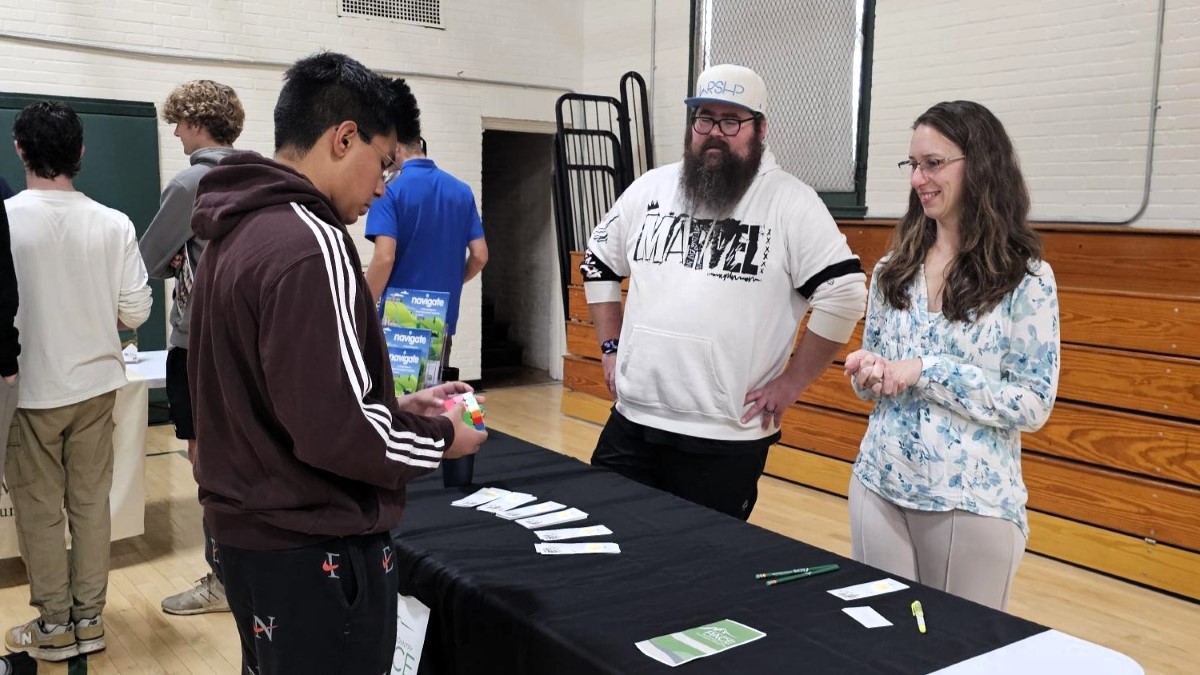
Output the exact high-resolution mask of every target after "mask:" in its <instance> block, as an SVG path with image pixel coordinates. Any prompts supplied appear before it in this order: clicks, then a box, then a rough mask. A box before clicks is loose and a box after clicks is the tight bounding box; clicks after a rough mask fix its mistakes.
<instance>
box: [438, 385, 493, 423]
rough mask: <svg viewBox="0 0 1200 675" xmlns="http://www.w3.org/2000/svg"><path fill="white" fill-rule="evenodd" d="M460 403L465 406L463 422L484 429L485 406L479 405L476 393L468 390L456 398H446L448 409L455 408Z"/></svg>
mask: <svg viewBox="0 0 1200 675" xmlns="http://www.w3.org/2000/svg"><path fill="white" fill-rule="evenodd" d="M459 403H462V404H463V407H464V408H465V410H463V422H465V423H466V424H470V425H472V426H474V427H475V428H476V429H479V430H480V431H482V430H483V428H484V426H483V413H484V409H483V406H481V405H479V401H477V400H476V399H475V394H472V393H470V392H468V393H466V394H459V395H458V396H455V397H454V398H448V399H446V402H445V406H446V410H454V406H456V405H458V404H459Z"/></svg>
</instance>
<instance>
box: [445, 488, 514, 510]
mask: <svg viewBox="0 0 1200 675" xmlns="http://www.w3.org/2000/svg"><path fill="white" fill-rule="evenodd" d="M506 494H509V492H508V490H501V489H500V488H494V487H485V488H479V489H478V490H476V491H475V492H474V493H473V494H470V495H467V496H466V497H463V498H462V499H456V500H454V501H452V502H450V506H461V507H463V508H475V507H476V506H482V505H483V504H487V503H488V502H491V501H495V500H497V499H499V498H501V497H503V496H504V495H506Z"/></svg>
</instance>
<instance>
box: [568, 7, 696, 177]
mask: <svg viewBox="0 0 1200 675" xmlns="http://www.w3.org/2000/svg"><path fill="white" fill-rule="evenodd" d="M652 8H653V9H654V11H655V12H656V13H655V15H654V17H653V18H654V20H653V21H652V16H651V9H652ZM690 16H691V3H690V2H689V0H658V2H655V3H649V2H646V1H645V0H615V1H611V2H610V1H605V0H585V1H584V26H585V31H584V58H583V88H582V89H581V91H582V92H583V93H587V94H602V95H606V96H613V97H617V98H620V95H621V92H620V80H621V76H622V75H624V74H625V73H626V72H628V71H630V70H636V71H637V72H639V73H641V75H642V77H643V78H644V79H645V80H646V86H647V88H648V89H649V90H650V92H649V94H650V102H651V104H652V108H651V115H652V116H653V118H654V120H653V132H654V146H655V147H654V153H655V164H656V165H658V166H662V165H664V164H670V163H671V162H676V161H679V159H680V157H681V153H682V149H683V141H682V139H683V124H684V117H685V110H686V108H685V106H684V105H683V98H684V97H685V96H686V95H687V92H688V89H689V86H688V49H689V40H690V35H691V33H690V27H689V23H688V22H689V20H690ZM652 23H653V24H654V31H653V35H652V34H651V24H652ZM652 49H653V53H654V55H655V57H654V59H653V61H654V70H653V72H652V71H651V60H652V59H651V50H652Z"/></svg>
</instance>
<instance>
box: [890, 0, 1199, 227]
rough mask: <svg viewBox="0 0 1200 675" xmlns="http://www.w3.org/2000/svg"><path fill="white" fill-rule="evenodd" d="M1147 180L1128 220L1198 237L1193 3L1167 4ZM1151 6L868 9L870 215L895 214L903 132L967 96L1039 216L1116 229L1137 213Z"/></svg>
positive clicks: (972, 2) (980, 0)
mask: <svg viewBox="0 0 1200 675" xmlns="http://www.w3.org/2000/svg"><path fill="white" fill-rule="evenodd" d="M1167 7H1168V9H1167V14H1166V17H1165V24H1164V25H1165V35H1164V47H1163V61H1162V82H1161V85H1160V105H1161V109H1160V111H1159V117H1158V131H1157V139H1156V143H1155V160H1154V181H1153V188H1152V192H1151V195H1150V204H1149V208H1148V209H1147V211H1146V213H1145V215H1144V216H1143V217H1142V218H1141V219H1140V220H1139V221H1138V222H1137V225H1139V226H1146V227H1193V228H1194V227H1198V226H1200V220H1198V217H1197V207H1198V206H1200V2H1198V1H1197V0H1182V1H1180V2H1170V3H1167ZM1156 13H1157V3H1155V2H1121V3H1116V2H1106V3H1095V2H1087V1H1086V0H1063V1H1060V2H1053V3H1047V2H1040V1H1037V0H1016V1H1015V2H1008V3H994V2H989V1H988V0H906V1H905V2H902V3H901V2H878V3H877V18H876V32H875V60H874V67H875V71H874V75H873V80H874V86H873V88H872V91H871V138H870V147H869V154H870V158H869V166H868V175H867V206H868V208H869V215H872V216H894V215H898V214H900V213H902V212H903V210H904V208H905V206H906V203H907V201H906V200H907V196H908V184H907V179H906V178H904V177H903V176H901V175H900V174H899V173H898V172H897V170H896V162H898V161H900V160H901V159H904V158H905V157H906V156H907V155H908V142H909V138H910V135H911V132H910V131H909V125H911V124H912V121H913V119H915V118H916V117H917V116H918V115H919V114H920V113H921V112H923V111H924V110H925V109H926V108H928V107H929V106H930V105H932V104H934V103H936V102H938V101H943V100H953V99H971V100H976V101H979V102H980V103H983V104H984V105H986V106H988V107H989V108H990V109H991V110H992V111H993V112H995V113H996V114H997V116H998V117H999V118H1000V119H1001V121H1002V122H1004V124H1005V126H1006V127H1007V129H1008V131H1009V133H1010V134H1011V135H1012V136H1013V138H1014V140H1015V142H1016V144H1017V150H1018V152H1019V153H1020V157H1021V164H1022V169H1023V170H1024V171H1025V174H1026V177H1027V180H1028V182H1029V187H1030V191H1031V197H1032V199H1033V204H1034V208H1033V212H1034V216H1035V217H1036V218H1038V219H1045V220H1052V219H1097V220H1121V219H1125V218H1129V217H1131V216H1132V215H1133V214H1134V213H1135V212H1136V211H1137V210H1138V207H1139V206H1140V204H1141V199H1142V187H1143V176H1144V170H1145V156H1146V137H1147V129H1148V126H1149V112H1148V111H1149V104H1150V100H1151V91H1150V88H1151V82H1152V71H1153V63H1154V46H1155V45H1154V41H1155V28H1156V21H1157V16H1156Z"/></svg>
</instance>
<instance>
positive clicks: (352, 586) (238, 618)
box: [214, 532, 399, 675]
mask: <svg viewBox="0 0 1200 675" xmlns="http://www.w3.org/2000/svg"><path fill="white" fill-rule="evenodd" d="M392 555H393V552H392V540H391V537H390V536H389V535H388V534H387V533H386V532H385V533H382V534H373V535H365V536H358V537H346V538H343V539H333V540H330V541H327V542H324V543H321V544H318V545H316V546H309V547H306V548H300V549H291V550H286V551H252V550H247V549H241V548H234V547H232V546H226V545H224V544H219V543H218V544H217V545H216V552H215V561H214V564H215V566H216V568H217V573H218V575H219V576H220V578H221V581H222V582H223V583H224V584H225V595H226V597H227V598H228V599H229V607H230V609H231V610H233V618H234V621H235V622H236V623H237V629H238V635H239V637H240V638H241V641H242V671H241V672H242V673H245V674H252V675H308V674H311V675H360V674H361V675H380V673H387V672H389V671H390V670H391V666H392V657H393V654H394V652H395V649H396V594H397V593H398V591H399V577H398V576H397V573H396V565H395V561H394V560H393V558H392Z"/></svg>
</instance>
